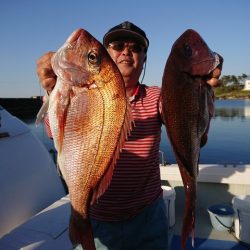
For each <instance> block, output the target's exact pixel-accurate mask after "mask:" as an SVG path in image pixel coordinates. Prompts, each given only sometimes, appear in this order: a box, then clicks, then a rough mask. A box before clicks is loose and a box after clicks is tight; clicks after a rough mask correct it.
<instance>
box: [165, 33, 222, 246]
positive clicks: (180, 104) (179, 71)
mask: <svg viewBox="0 0 250 250" xmlns="http://www.w3.org/2000/svg"><path fill="white" fill-rule="evenodd" d="M221 61H222V57H221V56H219V55H218V54H216V53H214V52H212V51H211V50H210V49H209V47H208V46H207V44H206V43H205V41H204V40H203V39H202V38H201V36H200V35H199V34H198V33H197V32H196V31H194V30H191V29H189V30H187V31H185V32H184V33H183V34H182V35H181V36H180V37H179V38H178V39H177V40H176V42H175V43H174V44H173V47H172V50H171V52H170V55H169V57H168V60H167V62H166V65H165V69H164V74H163V78H162V111H163V119H164V121H165V125H166V130H167V134H168V137H169V140H170V143H171V145H172V148H173V151H174V154H175V158H176V161H177V163H178V166H179V170H180V173H181V177H182V180H183V185H184V190H185V208H184V216H183V225H182V237H181V249H185V247H186V242H187V238H188V236H189V234H190V232H192V238H193V242H192V244H193V245H194V228H195V207H196V189H197V184H196V180H197V175H198V164H199V156H200V148H201V147H202V146H203V145H204V144H205V143H206V141H207V134H208V130H209V124H210V120H211V117H212V115H213V112H214V105H213V102H214V95H213V90H212V88H211V86H209V85H208V84H207V83H206V80H207V79H208V77H209V76H211V75H212V74H213V71H214V70H216V69H217V68H218V67H222V65H221V63H222V62H221Z"/></svg>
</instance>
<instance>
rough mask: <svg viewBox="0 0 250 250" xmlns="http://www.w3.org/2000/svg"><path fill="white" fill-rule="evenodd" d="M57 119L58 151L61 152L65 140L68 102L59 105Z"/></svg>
mask: <svg viewBox="0 0 250 250" xmlns="http://www.w3.org/2000/svg"><path fill="white" fill-rule="evenodd" d="M56 113H57V119H58V149H57V150H58V152H61V150H62V146H63V140H64V129H65V125H66V120H67V113H68V103H65V104H64V105H60V106H58V107H57V112H56Z"/></svg>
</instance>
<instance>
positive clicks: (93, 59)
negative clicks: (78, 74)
mask: <svg viewBox="0 0 250 250" xmlns="http://www.w3.org/2000/svg"><path fill="white" fill-rule="evenodd" d="M88 60H89V62H90V63H91V64H96V63H98V61H99V58H98V56H97V54H96V53H95V52H93V51H91V52H89V54H88Z"/></svg>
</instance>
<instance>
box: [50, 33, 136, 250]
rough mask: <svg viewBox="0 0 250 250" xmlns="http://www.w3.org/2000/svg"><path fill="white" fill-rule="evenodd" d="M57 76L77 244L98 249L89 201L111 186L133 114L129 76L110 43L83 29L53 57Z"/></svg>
mask: <svg viewBox="0 0 250 250" xmlns="http://www.w3.org/2000/svg"><path fill="white" fill-rule="evenodd" d="M52 68H53V70H54V72H55V74H56V75H57V82H56V85H55V88H54V89H53V91H52V93H51V95H50V96H49V107H48V116H49V122H50V127H51V131H52V135H53V139H54V144H55V148H56V149H57V151H58V165H59V168H60V170H61V172H62V174H63V177H64V179H65V181H66V183H67V186H68V190H69V196H70V201H71V216H70V224H69V236H70V239H71V241H72V244H78V243H80V244H81V245H82V246H83V248H84V249H86V250H92V249H95V245H94V239H93V233H92V230H91V224H90V220H89V215H88V214H89V213H88V211H89V207H90V205H91V204H93V203H94V202H95V201H96V200H97V199H98V197H100V195H102V194H103V193H104V192H105V190H106V189H107V187H108V185H109V183H110V181H111V178H112V173H113V169H114V166H115V163H116V160H117V159H118V157H119V153H120V149H121V148H122V146H123V145H124V142H125V139H126V137H127V135H128V133H129V131H130V130H131V122H132V116H131V111H130V106H129V102H128V100H127V97H126V90H125V84H124V81H123V78H122V76H121V74H120V72H119V69H118V68H117V66H116V65H115V63H114V62H113V60H112V59H111V57H110V56H109V54H108V53H107V51H106V49H105V48H104V47H103V46H102V45H101V44H100V43H99V42H98V41H97V40H96V39H95V38H94V37H93V36H92V35H91V34H89V33H88V32H87V31H85V30H83V29H78V30H76V31H75V32H73V33H72V34H71V36H70V37H69V38H68V39H67V41H66V42H65V44H64V45H63V46H62V47H61V48H60V49H59V50H58V51H57V52H56V53H55V55H54V56H53V58H52Z"/></svg>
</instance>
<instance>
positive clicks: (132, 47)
mask: <svg viewBox="0 0 250 250" xmlns="http://www.w3.org/2000/svg"><path fill="white" fill-rule="evenodd" d="M129 48H130V49H131V50H132V51H133V52H135V53H139V52H141V51H142V47H141V46H140V45H138V44H133V45H131V46H129Z"/></svg>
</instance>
